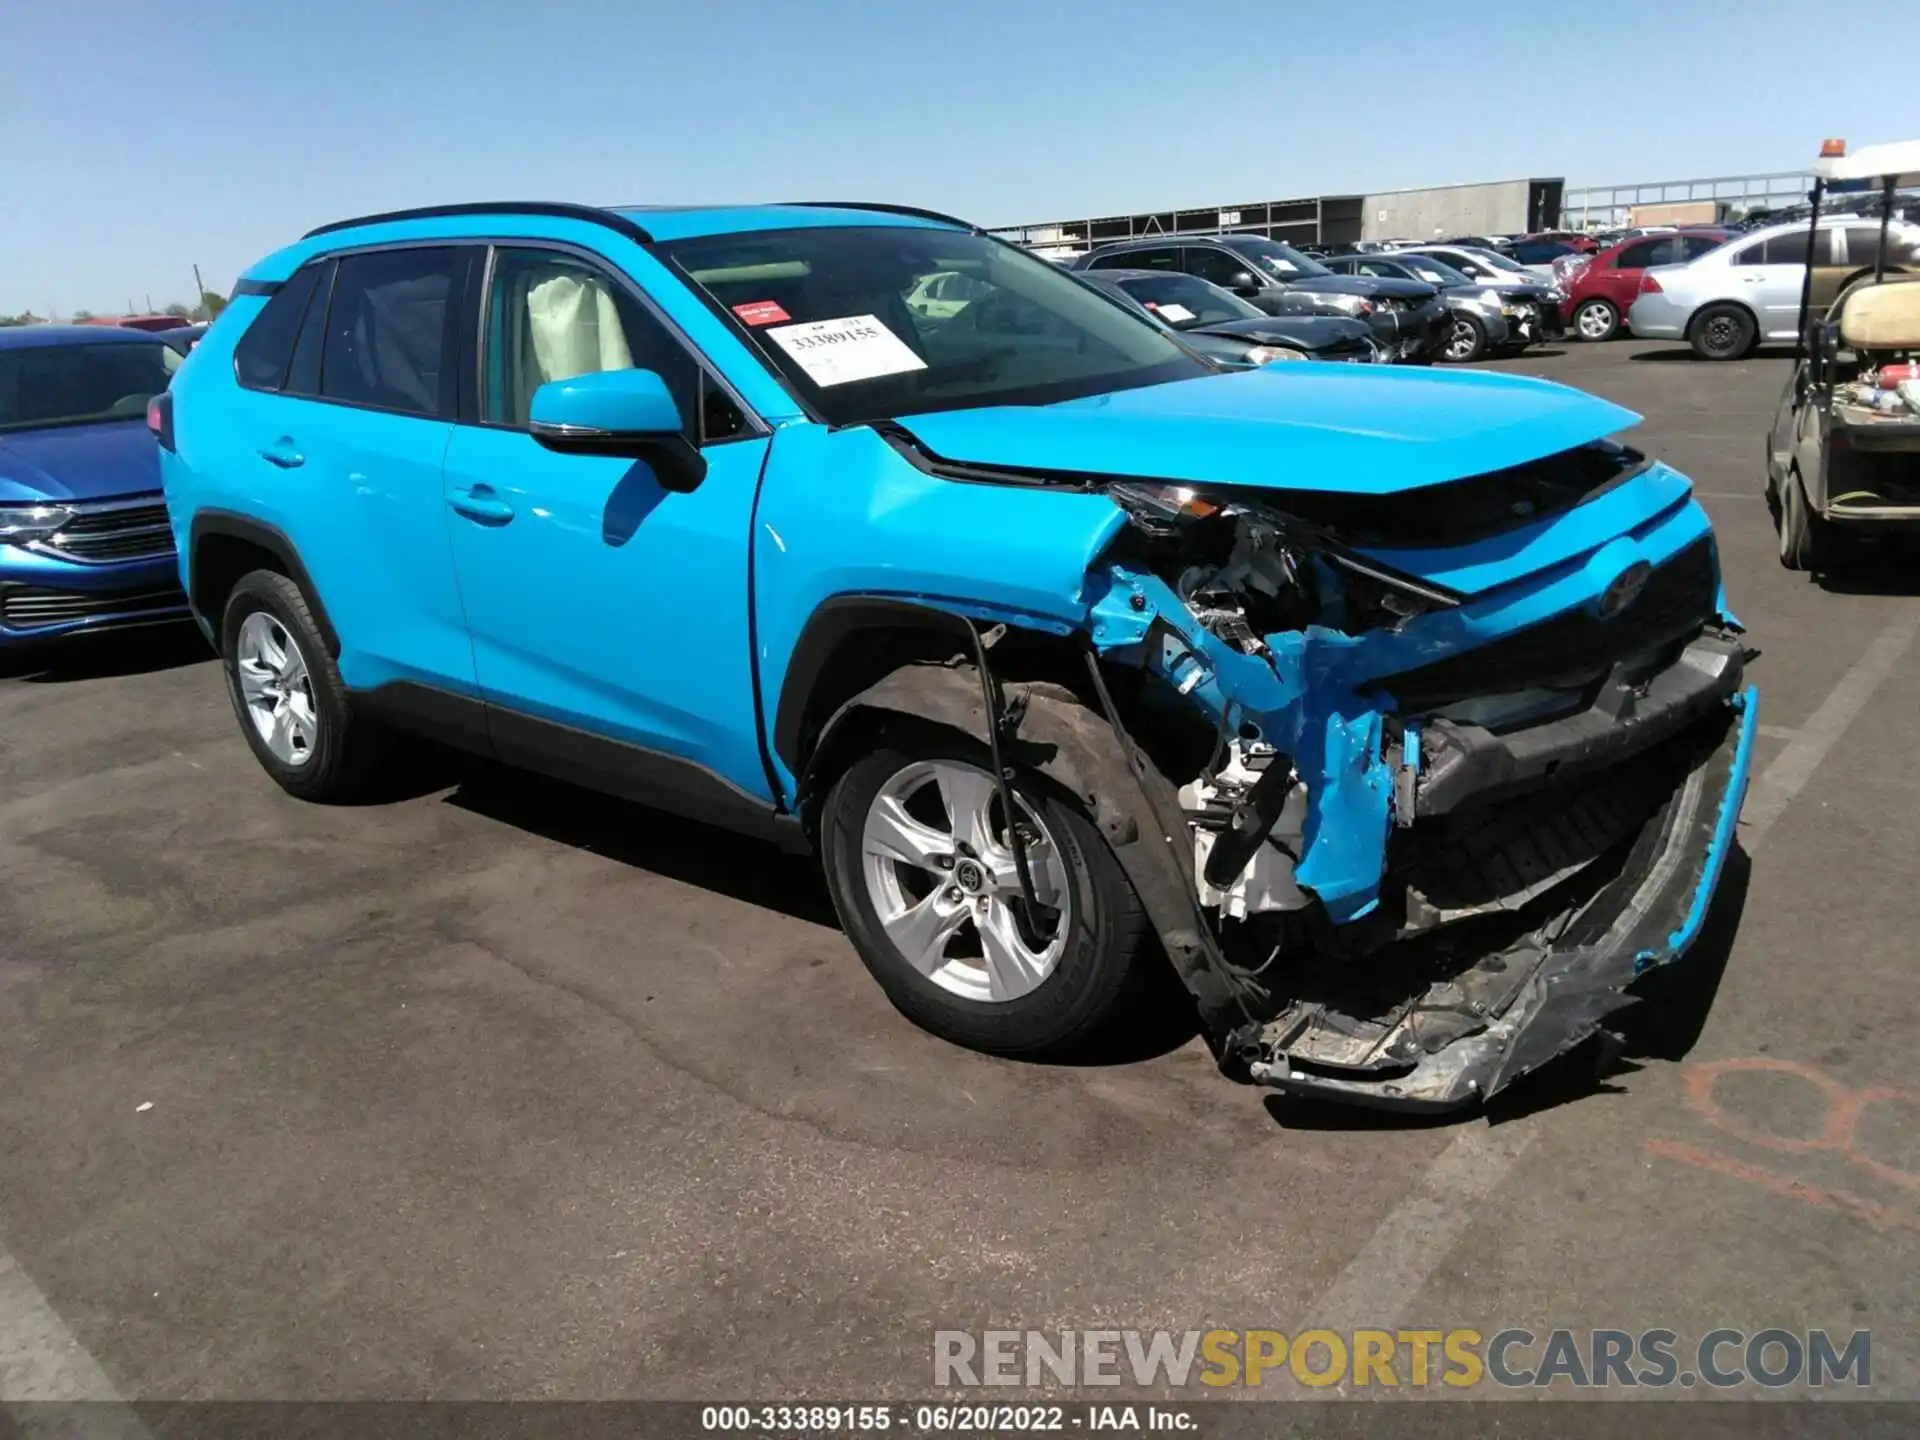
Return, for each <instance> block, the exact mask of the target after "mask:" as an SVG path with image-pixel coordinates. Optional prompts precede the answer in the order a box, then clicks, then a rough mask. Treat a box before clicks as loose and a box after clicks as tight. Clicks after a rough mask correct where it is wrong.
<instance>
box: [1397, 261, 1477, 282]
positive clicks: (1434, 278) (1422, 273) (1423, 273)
mask: <svg viewBox="0 0 1920 1440" xmlns="http://www.w3.org/2000/svg"><path fill="white" fill-rule="evenodd" d="M1400 263H1401V264H1402V265H1405V266H1406V267H1407V269H1409V270H1411V271H1412V272H1413V276H1414V279H1416V280H1424V281H1426V282H1427V283H1428V284H1429V285H1441V286H1446V285H1471V284H1473V283H1474V280H1473V277H1472V276H1471V275H1469V274H1467V273H1466V272H1465V271H1462V270H1456V269H1454V268H1453V267H1452V266H1451V265H1448V264H1446V263H1445V262H1443V261H1440V260H1435V259H1434V258H1433V257H1432V256H1429V255H1409V256H1406V257H1405V258H1404V259H1402V260H1401V262H1400Z"/></svg>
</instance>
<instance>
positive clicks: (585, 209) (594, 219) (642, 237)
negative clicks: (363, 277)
mask: <svg viewBox="0 0 1920 1440" xmlns="http://www.w3.org/2000/svg"><path fill="white" fill-rule="evenodd" d="M448 215H550V216H552V217H553V218H554V219H556V220H584V221H586V222H587V223H588V224H590V225H603V226H605V227H606V228H607V229H609V230H612V231H614V232H615V233H616V234H619V235H624V236H626V237H627V239H629V240H631V241H633V242H634V243H636V244H639V245H651V244H652V243H653V236H651V235H649V234H648V233H647V232H646V231H645V230H644V229H642V228H641V227H640V226H638V225H636V224H634V223H633V221H631V220H629V219H628V218H627V217H626V216H624V215H618V214H615V213H614V212H613V211H611V210H604V209H602V208H601V207H600V206H598V205H569V204H565V203H562V202H560V201H541V200H502V201H499V202H496V203H494V204H490V205H489V204H465V205H423V206H421V207H420V208H419V209H416V210H388V211H385V212H384V213H382V214H379V215H359V216H356V217H354V218H353V219H351V220H336V221H334V222H333V223H332V224H331V225H321V226H319V227H318V228H316V229H313V230H309V231H307V233H306V234H305V235H302V236H301V237H300V238H301V239H302V240H311V239H313V237H314V236H316V235H331V234H333V233H334V232H335V231H337V230H352V229H355V228H357V227H359V226H361V225H384V224H386V223H387V222H388V221H390V220H438V219H440V218H441V217H442V216H448Z"/></svg>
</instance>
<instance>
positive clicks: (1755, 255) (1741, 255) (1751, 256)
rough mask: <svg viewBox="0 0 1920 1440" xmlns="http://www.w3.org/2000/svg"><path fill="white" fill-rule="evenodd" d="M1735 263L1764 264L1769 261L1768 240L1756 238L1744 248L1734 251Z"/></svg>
mask: <svg viewBox="0 0 1920 1440" xmlns="http://www.w3.org/2000/svg"><path fill="white" fill-rule="evenodd" d="M1733 263H1734V264H1735V265H1764V264H1766V263H1767V242H1766V241H1764V240H1756V241H1754V242H1753V244H1751V245H1749V246H1747V248H1746V249H1744V250H1736V251H1734V252H1733Z"/></svg>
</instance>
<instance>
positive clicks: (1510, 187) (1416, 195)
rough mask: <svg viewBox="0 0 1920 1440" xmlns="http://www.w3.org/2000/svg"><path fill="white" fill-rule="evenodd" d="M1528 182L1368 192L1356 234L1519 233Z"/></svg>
mask: <svg viewBox="0 0 1920 1440" xmlns="http://www.w3.org/2000/svg"><path fill="white" fill-rule="evenodd" d="M1530 183H1531V182H1529V181H1526V180H1502V181H1497V182H1495V183H1493V184H1490V185H1448V186H1444V187H1442V188H1439V189H1435V190H1394V191H1389V192H1388V193H1386V194H1384V195H1369V196H1367V197H1366V199H1365V201H1364V202H1363V204H1364V207H1365V208H1364V209H1363V210H1362V212H1361V238H1362V239H1366V240H1437V239H1441V238H1443V237H1445V236H1448V235H1515V234H1523V233H1525V232H1526V231H1527V230H1528V229H1530V228H1531V227H1530V226H1529V225H1528V223H1527V222H1528V215H1527V200H1528V190H1529V185H1530Z"/></svg>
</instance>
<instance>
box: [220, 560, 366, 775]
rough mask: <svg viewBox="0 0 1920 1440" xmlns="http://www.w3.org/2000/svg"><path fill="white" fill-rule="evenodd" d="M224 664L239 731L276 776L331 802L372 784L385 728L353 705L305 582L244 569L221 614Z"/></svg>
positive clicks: (222, 664) (223, 668) (266, 769)
mask: <svg viewBox="0 0 1920 1440" xmlns="http://www.w3.org/2000/svg"><path fill="white" fill-rule="evenodd" d="M220 663H221V668H222V670H223V671H224V672H225V675H226V680H227V698H228V699H229V700H230V701H231V702H232V703H233V713H234V718H235V719H237V720H238V721H239V722H240V733H241V735H242V736H244V737H245V739H246V742H247V747H248V748H249V749H250V750H252V751H253V758H254V759H256V760H258V761H259V762H260V768H261V769H263V770H265V771H266V772H267V774H269V775H271V776H272V777H273V780H274V783H275V784H277V785H278V786H279V787H280V788H281V789H282V790H285V791H286V792H287V793H288V794H289V795H293V796H296V797H297V798H299V799H301V800H312V801H317V802H320V803H323V804H328V803H338V802H341V801H348V800H355V799H358V798H360V797H361V796H362V795H363V794H364V793H365V791H366V788H367V783H368V781H369V779H370V778H371V776H372V774H373V772H374V769H375V767H376V766H377V765H378V763H379V761H380V758H381V756H382V755H383V754H384V753H385V751H386V748H387V735H386V732H385V731H384V730H382V729H380V728H379V727H378V726H375V725H374V724H372V723H371V722H369V721H367V720H364V719H361V718H359V717H357V716H356V715H355V714H354V710H353V701H352V699H351V697H350V696H349V695H348V693H347V687H346V683H345V682H344V681H343V680H342V679H341V678H340V668H339V666H338V665H336V664H335V663H334V659H333V656H332V655H330V654H328V653H327V645H326V641H325V640H324V639H323V638H322V636H321V634H320V627H319V626H318V625H317V624H315V623H314V618H313V611H312V609H311V608H310V607H309V606H308V604H307V597H306V596H305V595H303V594H302V593H301V591H300V587H299V586H298V585H296V584H294V583H293V581H291V580H289V579H288V578H287V577H286V576H285V575H281V574H279V573H277V572H275V571H272V570H255V571H253V572H251V573H250V574H247V575H243V576H242V577H241V578H240V581H239V583H238V584H236V585H235V586H234V587H233V590H232V593H230V594H229V595H228V596H227V603H226V608H225V609H224V610H223V611H222V613H221V618H220Z"/></svg>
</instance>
